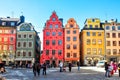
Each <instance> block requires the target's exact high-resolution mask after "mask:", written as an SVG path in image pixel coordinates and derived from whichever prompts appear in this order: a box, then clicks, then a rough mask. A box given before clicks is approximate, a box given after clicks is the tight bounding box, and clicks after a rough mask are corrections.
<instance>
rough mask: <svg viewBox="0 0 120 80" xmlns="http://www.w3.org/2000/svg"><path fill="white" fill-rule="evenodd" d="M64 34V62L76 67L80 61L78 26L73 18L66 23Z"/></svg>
mask: <svg viewBox="0 0 120 80" xmlns="http://www.w3.org/2000/svg"><path fill="white" fill-rule="evenodd" d="M64 33H65V43H64V44H65V62H71V63H72V64H74V65H76V63H77V61H79V60H80V54H79V53H80V47H79V26H78V25H77V23H76V21H75V20H74V19H73V18H70V19H69V20H68V21H67V24H66V26H65V29H64Z"/></svg>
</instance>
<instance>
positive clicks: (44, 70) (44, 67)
mask: <svg viewBox="0 0 120 80" xmlns="http://www.w3.org/2000/svg"><path fill="white" fill-rule="evenodd" d="M42 68H43V75H46V68H47V66H46V63H44V64H43V66H42Z"/></svg>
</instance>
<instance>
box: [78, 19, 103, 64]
mask: <svg viewBox="0 0 120 80" xmlns="http://www.w3.org/2000/svg"><path fill="white" fill-rule="evenodd" d="M80 35H81V46H80V47H81V64H83V65H95V64H96V63H97V62H98V61H99V60H103V59H105V44H104V42H105V40H104V29H103V28H102V26H101V23H100V20H99V19H98V18H90V19H86V21H85V26H84V28H83V29H82V30H81V34H80Z"/></svg>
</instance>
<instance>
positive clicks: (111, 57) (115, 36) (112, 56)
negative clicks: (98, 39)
mask: <svg viewBox="0 0 120 80" xmlns="http://www.w3.org/2000/svg"><path fill="white" fill-rule="evenodd" d="M104 27H105V41H106V42H105V43H106V59H107V60H108V61H117V62H118V61H119V60H120V23H118V22H117V20H113V19H112V20H111V21H106V22H105V23H104Z"/></svg>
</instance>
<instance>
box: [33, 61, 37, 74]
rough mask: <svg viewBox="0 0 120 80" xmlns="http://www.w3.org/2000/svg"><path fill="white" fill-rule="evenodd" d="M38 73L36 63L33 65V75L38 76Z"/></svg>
mask: <svg viewBox="0 0 120 80" xmlns="http://www.w3.org/2000/svg"><path fill="white" fill-rule="evenodd" d="M36 72H37V65H36V63H34V64H33V74H34V76H36Z"/></svg>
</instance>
